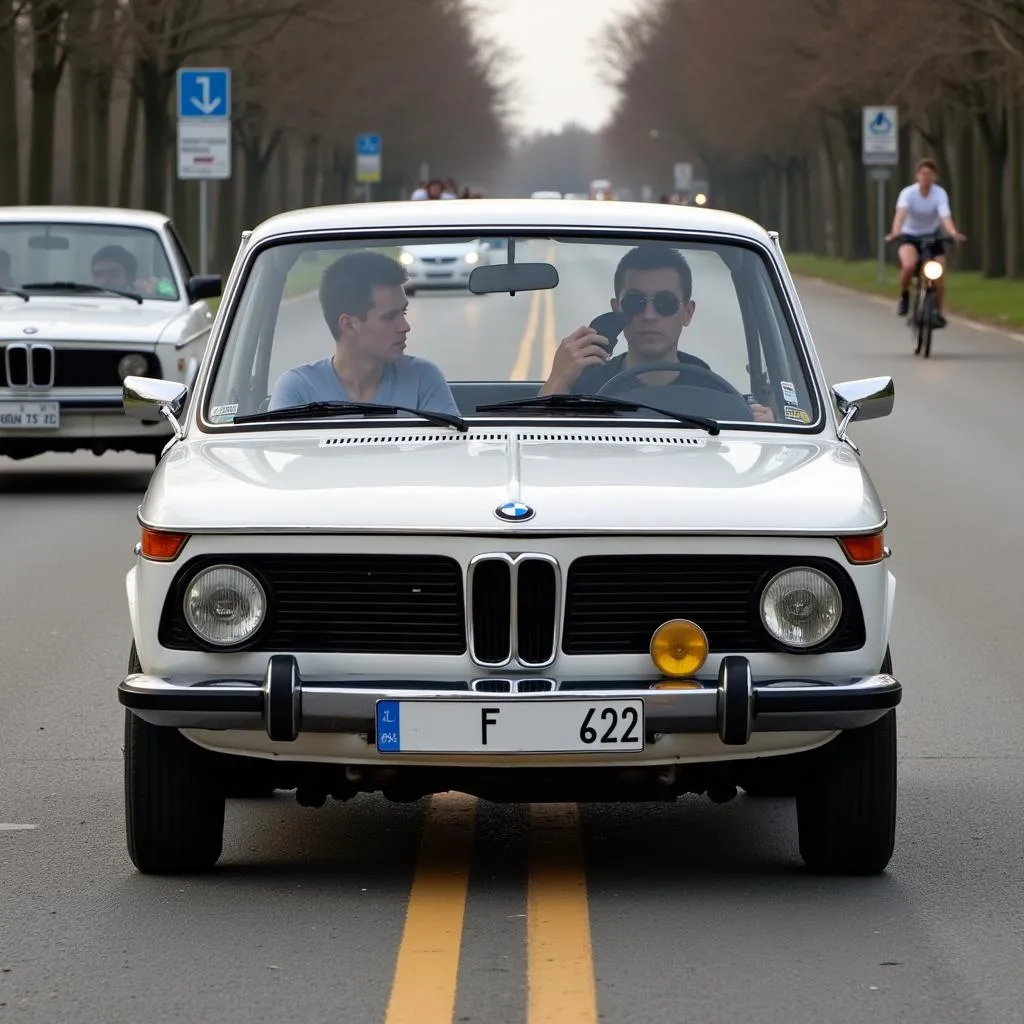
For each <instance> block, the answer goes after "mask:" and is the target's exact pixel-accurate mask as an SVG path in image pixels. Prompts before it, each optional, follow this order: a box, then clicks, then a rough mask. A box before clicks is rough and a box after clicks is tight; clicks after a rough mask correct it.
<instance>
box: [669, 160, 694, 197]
mask: <svg viewBox="0 0 1024 1024" xmlns="http://www.w3.org/2000/svg"><path fill="white" fill-rule="evenodd" d="M672 183H673V185H674V186H675V190H676V191H677V192H687V191H689V188H690V185H691V184H692V183H693V164H685V163H682V164H676V165H675V166H674V167H673V168H672Z"/></svg>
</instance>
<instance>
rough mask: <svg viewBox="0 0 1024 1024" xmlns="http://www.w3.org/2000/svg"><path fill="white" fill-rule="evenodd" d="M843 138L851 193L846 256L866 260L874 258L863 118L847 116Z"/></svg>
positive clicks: (847, 210) (847, 187)
mask: <svg viewBox="0 0 1024 1024" xmlns="http://www.w3.org/2000/svg"><path fill="white" fill-rule="evenodd" d="M843 128H844V131H843V135H844V139H845V142H846V164H845V167H844V170H845V171H846V181H845V190H846V191H847V192H848V193H849V195H848V202H847V204H846V214H847V221H846V225H845V232H844V233H845V236H846V252H845V253H844V256H845V257H846V259H848V260H863V259H868V258H869V257H870V256H871V246H870V244H869V242H868V237H869V236H868V188H867V172H866V170H865V167H864V163H863V160H862V157H861V149H862V144H861V137H860V136H861V118H860V112H859V111H858V112H857V113H856V115H854V114H853V113H847V114H846V116H845V117H844V118H843Z"/></svg>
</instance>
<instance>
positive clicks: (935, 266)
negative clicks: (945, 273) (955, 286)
mask: <svg viewBox="0 0 1024 1024" xmlns="http://www.w3.org/2000/svg"><path fill="white" fill-rule="evenodd" d="M921 269H922V270H923V271H924V276H925V277H927V278H928V280H929V281H938V279H939V278H940V277H942V264H941V263H939V262H938V260H929V261H928V262H927V263H926V264H925V265H924V267H922V268H921Z"/></svg>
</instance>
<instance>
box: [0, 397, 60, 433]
mask: <svg viewBox="0 0 1024 1024" xmlns="http://www.w3.org/2000/svg"><path fill="white" fill-rule="evenodd" d="M59 426H60V403H59V402H0V430H2V429H7V430H39V429H44V430H56V429H57V427H59Z"/></svg>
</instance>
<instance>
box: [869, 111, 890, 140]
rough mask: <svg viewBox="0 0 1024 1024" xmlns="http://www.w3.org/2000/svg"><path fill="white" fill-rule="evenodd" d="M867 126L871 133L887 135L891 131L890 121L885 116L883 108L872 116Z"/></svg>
mask: <svg viewBox="0 0 1024 1024" xmlns="http://www.w3.org/2000/svg"><path fill="white" fill-rule="evenodd" d="M868 128H869V130H870V131H871V133H872V135H888V134H889V133H890V132H891V131H892V121H891V120H890V119H889V118H888V117H887V116H886V114H885V111H884V110H880V111H879V112H878V113H877V114H875V116H874V117H873V118H872V120H871V123H870V124H869V125H868Z"/></svg>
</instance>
